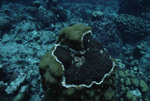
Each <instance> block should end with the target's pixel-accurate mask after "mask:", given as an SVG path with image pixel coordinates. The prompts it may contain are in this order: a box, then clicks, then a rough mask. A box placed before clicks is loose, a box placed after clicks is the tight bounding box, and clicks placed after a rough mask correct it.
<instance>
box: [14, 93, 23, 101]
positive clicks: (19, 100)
mask: <svg viewBox="0 0 150 101" xmlns="http://www.w3.org/2000/svg"><path fill="white" fill-rule="evenodd" d="M24 98H25V96H24V94H21V93H19V94H18V95H17V96H15V98H14V100H13V101H23V100H24Z"/></svg>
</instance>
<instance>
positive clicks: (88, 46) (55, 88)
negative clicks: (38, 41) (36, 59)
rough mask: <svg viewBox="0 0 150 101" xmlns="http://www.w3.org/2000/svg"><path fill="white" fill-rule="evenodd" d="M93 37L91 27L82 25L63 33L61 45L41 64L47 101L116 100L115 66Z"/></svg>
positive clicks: (52, 50)
mask: <svg viewBox="0 0 150 101" xmlns="http://www.w3.org/2000/svg"><path fill="white" fill-rule="evenodd" d="M91 35H92V32H91V27H88V26H86V25H82V24H75V25H72V26H70V27H66V28H64V29H63V30H62V31H60V36H59V38H58V40H57V44H55V46H54V47H53V48H52V49H51V50H50V51H49V52H48V53H47V54H46V55H45V56H44V57H43V58H42V60H41V62H40V64H39V70H40V74H41V79H42V85H43V89H44V90H45V92H46V97H45V99H46V100H58V101H59V100H61V99H63V100H64V101H67V100H68V99H71V98H74V101H77V100H86V101H90V99H100V97H102V99H104V100H112V99H114V95H115V91H114V90H113V89H112V88H111V84H112V83H113V81H114V79H115V74H114V67H115V62H114V60H113V59H112V58H111V57H110V56H109V55H108V53H107V51H106V50H105V49H104V48H103V46H102V45H101V44H100V43H99V42H97V41H95V40H94V39H93V38H92V36H91ZM92 58H93V59H92ZM97 88H99V90H100V93H98V95H99V96H96V95H95V94H96V92H94V93H95V94H94V95H93V94H92V92H93V90H94V89H95V90H96V89H97ZM101 89H103V90H104V91H101ZM107 90H110V92H107ZM87 92H90V93H91V94H92V95H91V94H90V95H89V94H87ZM58 95H61V96H58ZM55 96H57V98H56V97H55ZM87 96H89V97H87ZM95 96H96V97H95ZM108 96H109V97H108ZM88 98H89V99H88ZM96 101H98V100H96Z"/></svg>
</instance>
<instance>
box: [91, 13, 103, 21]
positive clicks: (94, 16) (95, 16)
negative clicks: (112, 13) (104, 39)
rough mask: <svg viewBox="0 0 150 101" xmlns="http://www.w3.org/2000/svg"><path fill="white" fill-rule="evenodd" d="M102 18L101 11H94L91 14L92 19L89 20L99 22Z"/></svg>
mask: <svg viewBox="0 0 150 101" xmlns="http://www.w3.org/2000/svg"><path fill="white" fill-rule="evenodd" d="M103 17H104V14H103V13H102V12H101V11H94V12H93V13H92V18H91V20H92V21H95V20H100V19H102V18H103Z"/></svg>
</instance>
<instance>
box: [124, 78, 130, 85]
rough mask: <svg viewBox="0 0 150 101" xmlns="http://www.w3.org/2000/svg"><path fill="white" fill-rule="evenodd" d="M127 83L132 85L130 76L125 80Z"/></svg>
mask: <svg viewBox="0 0 150 101" xmlns="http://www.w3.org/2000/svg"><path fill="white" fill-rule="evenodd" d="M125 84H126V85H127V86H130V85H131V80H130V79H129V78H127V79H126V81H125Z"/></svg>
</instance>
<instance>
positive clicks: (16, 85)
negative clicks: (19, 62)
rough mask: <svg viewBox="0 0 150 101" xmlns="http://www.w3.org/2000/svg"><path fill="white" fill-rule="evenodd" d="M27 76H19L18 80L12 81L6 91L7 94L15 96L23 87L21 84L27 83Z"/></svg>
mask: <svg viewBox="0 0 150 101" xmlns="http://www.w3.org/2000/svg"><path fill="white" fill-rule="evenodd" d="M25 78H26V74H24V73H22V74H20V75H18V77H17V79H15V80H14V81H12V82H11V83H10V85H9V86H7V88H6V89H5V91H6V93H7V94H13V93H14V92H15V91H16V90H18V88H19V87H20V86H21V84H22V83H23V82H24V81H25Z"/></svg>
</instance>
